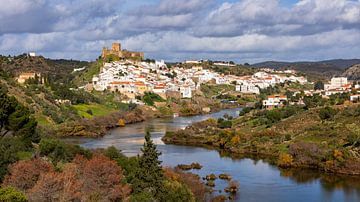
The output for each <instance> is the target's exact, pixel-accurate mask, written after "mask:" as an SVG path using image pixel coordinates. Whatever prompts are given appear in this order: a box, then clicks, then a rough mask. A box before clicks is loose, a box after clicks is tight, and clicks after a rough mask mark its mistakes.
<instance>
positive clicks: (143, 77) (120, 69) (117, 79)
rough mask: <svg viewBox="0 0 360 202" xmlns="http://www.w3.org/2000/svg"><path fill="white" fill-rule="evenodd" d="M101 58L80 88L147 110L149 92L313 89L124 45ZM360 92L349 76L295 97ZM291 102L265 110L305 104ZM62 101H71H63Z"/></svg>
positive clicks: (281, 75)
mask: <svg viewBox="0 0 360 202" xmlns="http://www.w3.org/2000/svg"><path fill="white" fill-rule="evenodd" d="M28 56H29V57H35V53H30V54H28ZM101 57H102V61H103V64H102V66H101V68H100V72H99V74H96V75H94V76H93V78H92V82H91V83H88V84H86V85H85V86H81V87H79V89H85V90H87V91H89V92H90V91H92V90H95V91H110V92H114V93H121V94H122V95H124V96H125V98H126V99H124V100H123V101H122V102H124V103H135V104H140V105H142V104H144V103H143V102H141V101H140V100H139V99H137V98H138V97H141V96H143V95H144V94H145V93H146V92H151V93H155V94H158V95H159V96H160V97H162V98H164V99H167V98H169V97H175V98H182V99H189V98H192V97H193V95H194V93H195V92H196V91H197V90H199V89H200V87H201V85H202V84H212V85H233V86H234V87H235V91H236V92H238V93H242V94H254V95H259V94H260V93H261V90H264V89H267V88H269V87H274V86H275V85H277V84H284V83H289V82H290V83H298V84H300V85H305V84H310V82H308V80H307V79H306V78H305V77H304V76H299V73H298V72H297V71H295V70H274V69H271V68H261V69H258V71H257V72H256V73H254V74H252V75H246V76H236V75H232V74H221V73H218V72H215V71H213V70H211V69H206V68H204V67H203V66H202V63H203V61H201V60H200V61H197V60H187V61H184V62H183V64H187V65H191V67H190V68H184V67H182V66H181V65H173V66H169V65H167V64H166V63H165V62H164V61H163V60H161V61H155V60H149V59H148V60H144V53H142V52H131V51H127V50H122V49H121V44H120V43H113V44H112V48H111V49H107V48H103V50H102V54H101ZM109 58H111V60H109ZM180 64H181V63H180ZM216 65H218V66H234V64H233V62H231V63H226V62H217V63H216ZM84 70H85V67H84V68H78V69H74V72H81V71H84ZM34 77H41V75H40V74H39V73H37V72H23V73H21V74H20V75H19V76H18V82H19V83H25V81H26V80H28V79H31V78H34ZM311 84H314V83H311ZM359 88H360V85H353V84H352V83H351V82H349V81H348V79H347V78H346V77H334V78H332V79H331V80H330V81H329V83H327V84H324V85H323V87H321V88H318V89H316V90H313V89H311V90H310V89H305V90H303V91H296V92H293V95H292V96H296V95H298V94H301V95H302V96H313V95H321V96H322V97H323V98H327V97H329V96H331V95H334V94H343V93H350V92H352V93H351V96H350V101H357V100H359V99H360V94H359V93H357V89H359ZM219 93H221V92H219ZM289 99H290V97H289V95H281V94H275V95H270V96H267V98H265V99H263V100H262V106H263V107H264V108H266V109H272V108H279V107H282V106H285V105H286V103H290V104H297V105H302V104H304V103H303V100H302V98H300V99H299V100H297V101H296V102H290V100H289ZM59 102H67V101H64V100H60V101H59Z"/></svg>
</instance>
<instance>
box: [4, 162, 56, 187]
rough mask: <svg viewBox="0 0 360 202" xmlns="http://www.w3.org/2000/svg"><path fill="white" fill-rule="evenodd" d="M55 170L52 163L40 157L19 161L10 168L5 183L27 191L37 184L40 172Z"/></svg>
mask: <svg viewBox="0 0 360 202" xmlns="http://www.w3.org/2000/svg"><path fill="white" fill-rule="evenodd" d="M51 171H53V167H52V165H51V164H50V163H49V162H47V161H43V160H40V159H33V160H24V161H18V162H16V163H14V164H12V165H11V166H10V168H9V175H8V176H6V177H5V180H4V185H5V186H12V187H15V188H17V189H19V190H21V191H26V190H28V189H31V188H32V187H33V186H35V184H36V182H37V181H38V179H39V177H40V174H42V173H47V172H51Z"/></svg>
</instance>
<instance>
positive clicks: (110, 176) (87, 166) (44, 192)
mask: <svg viewBox="0 0 360 202" xmlns="http://www.w3.org/2000/svg"><path fill="white" fill-rule="evenodd" d="M122 179H123V174H122V170H121V168H120V167H119V166H118V165H117V164H116V162H115V161H112V160H110V159H109V158H107V157H105V156H103V155H94V156H93V157H92V158H91V159H89V160H88V159H86V158H84V157H82V156H77V157H76V158H75V159H74V160H73V161H72V162H71V163H67V164H65V166H64V167H63V168H62V170H61V171H59V172H57V171H55V169H54V167H53V166H52V164H51V163H49V162H47V161H45V160H41V159H34V160H27V161H19V162H17V163H15V164H13V165H12V166H11V167H10V174H9V175H8V176H7V177H6V179H5V182H4V185H6V186H12V187H15V188H17V189H19V190H21V191H23V192H24V193H25V194H26V195H27V197H28V198H29V199H30V200H31V201H98V200H105V201H121V200H125V199H127V198H128V196H129V195H130V192H131V189H130V187H129V186H128V185H124V184H122Z"/></svg>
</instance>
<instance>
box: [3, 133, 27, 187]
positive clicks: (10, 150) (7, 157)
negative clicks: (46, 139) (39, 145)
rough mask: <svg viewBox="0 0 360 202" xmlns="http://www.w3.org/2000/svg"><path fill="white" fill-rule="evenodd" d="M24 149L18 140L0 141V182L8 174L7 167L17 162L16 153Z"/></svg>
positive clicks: (6, 139)
mask: <svg viewBox="0 0 360 202" xmlns="http://www.w3.org/2000/svg"><path fill="white" fill-rule="evenodd" d="M26 149H27V148H26V147H25V145H24V143H23V142H22V141H21V140H19V138H16V137H15V138H2V139H0V182H1V181H2V180H3V177H4V176H5V175H6V174H7V172H8V165H10V164H12V163H15V162H16V161H17V160H19V158H18V155H17V154H18V152H21V151H26Z"/></svg>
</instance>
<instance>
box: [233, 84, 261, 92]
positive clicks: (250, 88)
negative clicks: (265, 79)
mask: <svg viewBox="0 0 360 202" xmlns="http://www.w3.org/2000/svg"><path fill="white" fill-rule="evenodd" d="M236 91H239V92H241V93H250V94H260V89H259V87H257V86H256V85H254V84H252V83H243V84H240V85H236Z"/></svg>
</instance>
